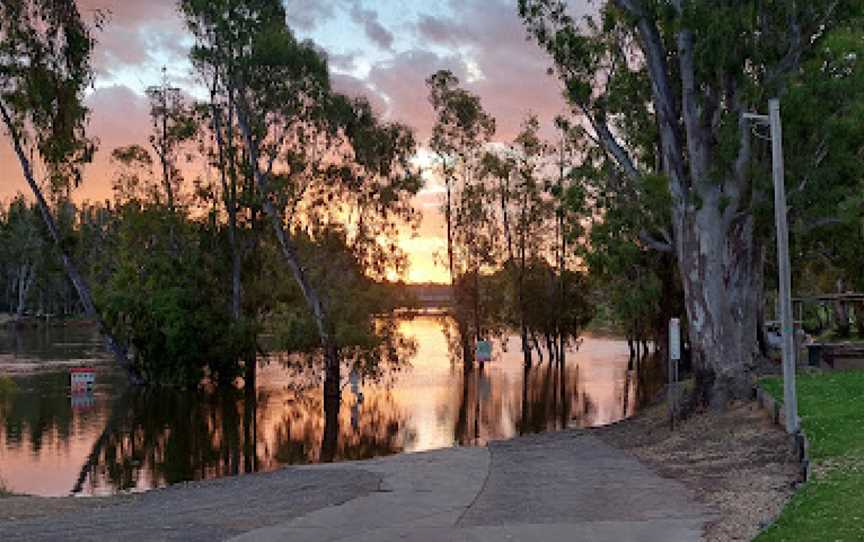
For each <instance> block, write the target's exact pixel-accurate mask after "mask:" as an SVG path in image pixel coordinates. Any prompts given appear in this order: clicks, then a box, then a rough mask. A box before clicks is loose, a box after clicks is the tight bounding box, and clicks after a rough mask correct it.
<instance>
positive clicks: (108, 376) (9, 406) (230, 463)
mask: <svg viewBox="0 0 864 542" xmlns="http://www.w3.org/2000/svg"><path fill="white" fill-rule="evenodd" d="M444 321H445V322H446V320H444ZM441 322H442V320H439V319H436V318H433V317H431V316H429V315H420V316H417V317H415V318H413V319H406V318H403V317H400V318H399V321H398V322H393V321H387V320H382V321H381V322H379V323H378V324H377V326H378V328H376V329H379V330H380V332H381V335H382V336H384V337H387V338H386V340H382V341H380V342H376V343H375V344H374V345H369V346H367V348H364V349H360V348H357V349H345V350H344V351H343V352H342V358H343V366H342V379H341V381H340V382H339V387H340V389H341V391H342V393H341V401H339V400H337V401H330V402H328V401H326V400H325V399H324V394H323V384H324V381H323V379H324V373H323V371H319V370H318V369H317V367H318V366H319V365H318V361H319V360H318V359H317V358H316V357H315V356H314V355H313V356H310V355H305V356H304V355H297V354H295V355H287V354H282V355H273V356H268V357H267V358H266V359H263V358H262V359H259V362H260V367H258V370H257V376H256V380H257V385H256V386H248V387H245V388H244V387H241V386H239V385H238V387H237V388H227V389H210V388H204V389H202V390H199V391H197V392H192V393H189V392H181V391H138V392H130V393H126V394H125V395H122V396H119V397H118V396H117V395H115V393H116V390H122V389H124V384H123V381H124V380H123V375H122V374H120V373H117V374H114V372H112V371H110V370H108V369H104V368H103V369H99V370H100V375H99V377H98V379H97V384H98V385H97V389H96V392H95V394H94V395H92V396H86V397H71V398H70V397H69V390H68V375H67V374H65V372H57V373H46V374H42V375H32V376H21V377H15V378H14V383H15V389H14V391H13V393H11V394H10V393H6V394H5V396H4V397H0V446H2V448H0V477H3V478H5V479H6V480H7V482H8V485H9V487H10V489H11V490H14V491H20V492H28V493H36V494H41V495H62V494H66V493H68V491H69V490H70V489H71V488H72V487H73V486H74V487H75V490H76V491H78V492H80V493H81V494H92V493H96V494H106V493H115V492H118V491H124V490H130V489H138V490H143V489H149V488H153V487H161V486H165V485H168V484H170V483H175V482H179V481H185V480H197V479H202V478H212V477H216V476H224V475H231V474H239V473H245V472H256V471H266V470H272V469H276V468H278V467H280V466H282V465H288V464H303V463H314V462H321V461H338V460H342V459H364V458H369V457H374V456H379V455H384V454H392V453H397V452H402V451H406V452H412V451H420V450H430V449H435V448H441V447H447V446H452V445H454V444H456V445H466V446H467V445H483V444H485V443H486V442H488V441H489V440H491V439H503V438H509V437H512V436H515V435H518V434H520V433H530V432H536V431H544V430H553V429H560V428H562V427H569V426H571V425H572V426H592V425H598V424H605V423H611V422H615V421H617V420H619V419H621V418H622V417H625V416H628V415H632V414H633V412H634V411H635V410H636V409H637V408H638V406H639V405H640V404H641V403H642V401H643V400H644V399H646V398H647V399H650V398H653V397H656V395H657V392H658V391H659V389H660V388H661V387H662V385H663V370H662V369H663V366H664V364H662V363H656V362H655V361H653V360H652V359H650V358H649V359H647V360H642V361H640V362H639V363H635V360H634V363H633V364H631V365H630V366H629V367H628V363H627V353H628V350H627V347H626V343H622V342H621V341H617V340H615V339H613V338H604V337H596V336H593V337H586V341H585V344H584V346H583V347H582V348H581V349H580V350H579V351H578V352H576V351H571V352H570V353H568V355H567V361H566V363H565V364H563V366H562V365H561V364H557V363H552V364H550V363H549V361H548V358H547V360H546V361H544V362H543V363H539V364H538V363H535V364H534V366H533V367H530V368H527V369H526V368H525V366H524V364H523V360H522V355H521V351H520V349H519V337H518V336H517V335H511V336H508V337H503V338H500V337H497V338H496V342H495V348H494V354H495V358H494V360H493V361H492V362H491V363H487V364H485V365H484V366H481V365H479V364H475V365H474V366H473V367H468V368H467V369H466V368H465V364H463V363H462V360H461V355H462V347H461V345H460V341H459V339H458V338H457V337H454V335H453V333H450V334H449V335H448V334H447V333H442V328H441ZM396 331H401V333H397V332H396ZM408 338H411V339H412V340H409V339H408ZM454 339H455V340H454ZM2 348H3V346H2V345H0V350H2ZM0 355H2V354H0ZM409 362H410V364H409ZM652 366H653V367H654V369H652ZM103 367H104V366H103ZM409 367H410V369H409ZM657 368H659V371H657V370H656V369H657Z"/></svg>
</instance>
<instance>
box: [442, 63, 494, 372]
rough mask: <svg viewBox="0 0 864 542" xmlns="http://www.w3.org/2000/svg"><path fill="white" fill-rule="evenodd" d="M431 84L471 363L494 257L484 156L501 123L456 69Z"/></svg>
mask: <svg viewBox="0 0 864 542" xmlns="http://www.w3.org/2000/svg"><path fill="white" fill-rule="evenodd" d="M426 85H427V87H428V89H429V103H430V104H431V105H432V109H433V111H434V113H435V125H434V126H433V129H432V137H431V138H430V140H429V146H430V148H431V149H432V151H433V152H434V153H435V156H436V158H437V167H438V172H439V174H440V176H441V179H442V181H443V182H444V188H445V201H444V204H443V211H444V220H445V223H446V228H447V266H448V271H449V275H450V282H451V285H452V286H453V287H454V290H455V292H454V293H455V295H456V313H457V314H456V320H457V324H458V327H459V334H460V336H461V339H462V350H463V357H464V359H465V361H466V362H467V363H466V365H470V362H471V360H472V347H471V344H470V342H469V335H470V332H469V329H468V320H469V319H470V318H471V317H472V316H471V315H472V313H473V320H474V330H473V334H474V336H475V339H476V340H480V338H481V335H482V330H481V329H480V327H481V325H480V309H479V303H480V297H481V295H480V272H481V270H482V268H483V266H484V265H487V264H489V263H491V259H492V255H493V253H494V246H493V245H494V242H495V236H494V234H493V232H492V231H491V230H490V229H489V228H490V227H491V226H492V222H491V221H490V217H489V215H488V213H489V212H490V208H489V206H488V205H487V202H488V200H489V199H490V196H491V195H492V191H491V190H490V187H489V186H487V183H486V178H485V177H484V175H483V158H484V155H485V147H486V145H488V144H489V143H490V141H491V139H492V137H493V136H494V135H495V119H494V118H493V117H492V116H491V115H489V114H488V113H487V112H486V111H485V110H484V109H483V105H482V103H481V102H480V98H479V97H478V96H477V95H475V94H473V93H471V92H470V91H468V90H465V89H463V88H461V87H460V86H459V85H460V82H459V79H458V78H457V77H456V76H455V75H453V73H452V72H450V71H447V70H441V71H438V72H436V73H434V74H432V75H431V76H429V78H428V79H427V80H426Z"/></svg>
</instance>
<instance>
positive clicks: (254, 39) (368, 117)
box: [180, 0, 420, 396]
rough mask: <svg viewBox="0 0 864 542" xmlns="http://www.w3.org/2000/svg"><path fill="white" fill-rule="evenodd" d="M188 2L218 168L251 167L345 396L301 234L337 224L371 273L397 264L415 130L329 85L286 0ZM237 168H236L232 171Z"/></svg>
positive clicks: (330, 384) (331, 379) (259, 201)
mask: <svg viewBox="0 0 864 542" xmlns="http://www.w3.org/2000/svg"><path fill="white" fill-rule="evenodd" d="M180 6H181V10H182V12H183V14H184V16H185V17H186V21H187V25H188V27H189V29H190V30H191V32H192V34H193V35H194V37H195V46H194V48H193V50H192V59H193V62H194V63H195V65H196V67H197V69H198V71H199V73H200V74H201V75H202V76H203V77H204V78H205V80H206V81H207V84H208V87H209V88H210V90H211V107H210V109H211V115H212V125H213V132H214V135H215V137H216V139H217V145H218V149H219V150H218V154H219V155H220V158H219V165H220V169H222V170H223V171H225V169H226V165H228V164H229V163H230V160H232V159H236V160H237V164H238V168H237V169H238V170H239V171H241V172H244V173H245V174H246V175H248V178H249V179H250V181H251V186H253V188H254V191H253V192H254V196H255V198H256V199H255V204H256V205H260V208H261V209H262V210H263V213H264V214H265V216H266V217H267V219H268V221H269V223H270V226H271V228H272V232H273V235H274V236H275V239H276V240H277V244H278V247H279V249H280V251H281V254H282V257H283V259H284V262H285V264H286V266H287V268H288V269H289V270H290V272H291V274H292V275H293V277H294V280H295V282H296V284H297V286H298V288H299V289H300V291H301V293H302V297H303V299H304V301H305V304H306V306H307V308H308V310H309V313H310V314H311V315H312V319H313V321H314V324H315V328H316V332H317V335H318V338H319V343H320V347H321V348H322V349H323V352H324V360H325V366H326V378H325V393H326V394H327V395H328V396H338V395H339V376H340V368H339V346H340V345H339V343H338V339H337V337H336V333H335V328H334V319H333V318H332V317H331V312H330V309H329V307H328V303H327V292H326V291H323V290H322V288H321V286H320V285H319V284H317V283H316V281H315V280H314V277H312V276H310V273H309V272H308V268H307V264H306V262H304V261H303V259H302V258H301V255H300V252H299V251H298V246H297V242H296V239H297V237H298V235H299V234H300V233H303V234H305V235H308V236H311V237H312V238H313V239H314V238H315V235H316V234H318V233H320V232H321V231H323V230H324V229H326V227H329V226H333V225H334V222H336V223H338V226H339V227H341V228H343V229H344V230H345V231H346V232H347V234H348V235H347V237H346V238H347V239H348V243H349V248H350V249H351V250H352V251H354V252H355V253H356V254H357V255H359V256H360V257H361V258H362V260H363V262H364V263H365V264H367V265H368V266H369V268H370V272H375V271H376V270H380V269H379V268H380V267H382V266H386V265H388V264H389V263H390V262H397V261H398V260H399V256H400V255H399V254H398V251H397V250H395V246H394V243H393V242H391V238H392V234H393V232H394V231H395V230H396V228H397V223H401V222H403V221H405V220H407V221H409V222H410V221H411V220H414V217H413V211H412V210H411V209H410V206H409V205H408V204H407V201H408V199H410V197H411V195H412V194H414V193H416V192H417V190H419V188H420V182H419V179H418V176H417V175H416V174H415V173H414V172H413V171H412V168H411V166H410V163H409V160H410V157H411V156H412V155H413V152H414V147H415V143H414V138H413V136H412V134H411V132H410V130H408V129H407V128H406V127H404V126H401V125H398V124H382V123H380V121H378V119H377V118H375V116H374V115H373V114H372V111H371V108H370V107H369V105H368V102H366V101H365V100H349V99H346V98H344V97H341V96H338V95H336V94H335V93H334V92H333V91H332V89H331V87H330V81H329V74H328V68H327V62H326V58H325V56H324V55H323V54H322V53H321V52H320V51H319V49H318V48H317V47H316V46H315V45H314V44H312V43H311V42H301V41H299V40H298V39H297V38H296V37H295V36H294V35H293V33H292V32H291V30H290V29H289V28H288V26H287V25H286V14H285V8H284V7H283V5H282V4H281V2H279V1H278V0H245V1H244V0H219V1H215V2H211V1H204V0H184V1H182V2H181V3H180ZM234 149H236V152H235V150H234ZM231 172H232V168H230V165H228V166H227V173H228V177H229V180H230V175H231V174H232V173H231ZM225 184H226V185H228V184H230V183H225ZM230 190H231V189H230V186H229V191H230ZM234 201H236V200H234ZM233 205H235V204H234V203H231V204H229V214H230V213H231V212H232V211H231V210H230V207H231V206H233ZM234 209H235V210H236V207H234ZM346 213H347V214H346ZM352 218H353V220H352ZM376 266H378V268H376Z"/></svg>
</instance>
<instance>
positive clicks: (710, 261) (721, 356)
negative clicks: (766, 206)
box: [676, 202, 762, 408]
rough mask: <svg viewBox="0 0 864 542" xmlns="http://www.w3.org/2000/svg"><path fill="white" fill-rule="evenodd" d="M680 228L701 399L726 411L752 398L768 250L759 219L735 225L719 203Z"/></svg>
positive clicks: (682, 222) (690, 216)
mask: <svg viewBox="0 0 864 542" xmlns="http://www.w3.org/2000/svg"><path fill="white" fill-rule="evenodd" d="M678 225H680V227H679V231H678V232H676V233H677V234H678V238H679V239H680V242H679V244H678V248H679V262H681V275H682V281H683V285H684V292H685V305H686V310H687V317H688V323H689V326H688V329H689V339H690V347H691V349H692V355H693V365H694V371H695V373H696V374H695V376H696V380H697V392H698V396H699V397H698V398H699V399H700V400H701V401H703V402H706V403H708V404H711V405H712V407H715V408H722V407H723V406H725V404H726V403H727V402H728V401H730V400H733V399H747V398H749V397H750V395H751V393H752V388H753V383H754V380H753V369H754V367H755V362H756V360H757V356H758V347H757V337H756V335H757V334H756V331H757V322H758V312H759V304H760V303H761V299H762V295H761V290H762V273H761V269H762V263H761V257H762V251H761V250H759V249H758V248H757V246H756V243H755V242H754V237H753V227H754V225H753V217H752V216H750V215H749V214H739V215H737V217H736V218H735V219H734V220H732V221H731V222H729V221H727V220H725V218H724V215H723V213H721V212H720V210H719V206H718V205H716V202H705V204H704V205H703V206H702V207H701V208H700V209H698V210H693V211H692V212H691V213H688V215H687V216H686V217H685V218H684V219H683V220H680V221H678Z"/></svg>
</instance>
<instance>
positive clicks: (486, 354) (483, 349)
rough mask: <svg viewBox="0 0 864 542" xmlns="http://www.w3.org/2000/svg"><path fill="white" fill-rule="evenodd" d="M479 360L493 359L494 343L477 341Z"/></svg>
mask: <svg viewBox="0 0 864 542" xmlns="http://www.w3.org/2000/svg"><path fill="white" fill-rule="evenodd" d="M477 361H492V343H490V342H489V341H477Z"/></svg>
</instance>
